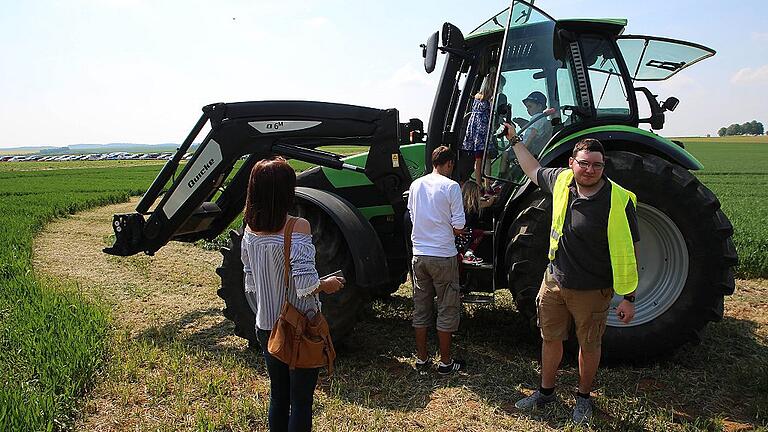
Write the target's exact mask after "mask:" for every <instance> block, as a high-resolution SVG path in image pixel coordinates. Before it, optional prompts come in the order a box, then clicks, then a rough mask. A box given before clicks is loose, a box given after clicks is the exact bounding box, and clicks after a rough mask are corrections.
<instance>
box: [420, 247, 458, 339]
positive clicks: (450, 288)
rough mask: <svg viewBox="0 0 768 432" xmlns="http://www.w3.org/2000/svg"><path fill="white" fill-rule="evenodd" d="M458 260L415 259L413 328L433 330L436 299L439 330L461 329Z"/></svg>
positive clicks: (439, 258)
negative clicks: (434, 302) (433, 307)
mask: <svg viewBox="0 0 768 432" xmlns="http://www.w3.org/2000/svg"><path fill="white" fill-rule="evenodd" d="M459 290H460V288H459V262H458V260H457V259H456V256H452V257H448V258H441V257H431V256H414V257H413V326H414V327H416V328H424V327H432V324H433V322H432V304H433V301H434V299H435V298H437V302H436V303H437V326H436V327H437V329H438V330H440V331H443V332H455V331H456V330H458V329H459V316H460V313H461V294H460V292H459Z"/></svg>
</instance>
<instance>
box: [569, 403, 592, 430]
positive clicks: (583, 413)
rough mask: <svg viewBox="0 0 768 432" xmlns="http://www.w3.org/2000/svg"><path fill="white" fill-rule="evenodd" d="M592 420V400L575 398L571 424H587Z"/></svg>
mask: <svg viewBox="0 0 768 432" xmlns="http://www.w3.org/2000/svg"><path fill="white" fill-rule="evenodd" d="M591 419H592V399H590V398H583V397H579V396H576V406H575V407H574V408H573V422H574V423H576V424H579V423H584V422H589V421H590V420H591Z"/></svg>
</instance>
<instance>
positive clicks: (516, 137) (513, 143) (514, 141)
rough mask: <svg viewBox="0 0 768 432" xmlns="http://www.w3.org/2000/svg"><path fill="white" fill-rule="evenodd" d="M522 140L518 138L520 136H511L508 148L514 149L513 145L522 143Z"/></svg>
mask: <svg viewBox="0 0 768 432" xmlns="http://www.w3.org/2000/svg"><path fill="white" fill-rule="evenodd" d="M522 140H523V139H522V138H520V136H518V135H515V136H513V137H512V139H510V140H509V146H510V147H514V145H515V144H517V143H519V142H520V141H522Z"/></svg>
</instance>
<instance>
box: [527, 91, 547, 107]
mask: <svg viewBox="0 0 768 432" xmlns="http://www.w3.org/2000/svg"><path fill="white" fill-rule="evenodd" d="M527 100H529V101H533V102H536V103H537V104H539V105H541V106H543V107H545V108H546V106H547V97H546V96H544V93H542V92H540V91H535V92H531V94H529V95H528V97H527V98H525V99H523V103H525V101H527Z"/></svg>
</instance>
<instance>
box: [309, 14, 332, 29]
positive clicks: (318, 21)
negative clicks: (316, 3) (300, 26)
mask: <svg viewBox="0 0 768 432" xmlns="http://www.w3.org/2000/svg"><path fill="white" fill-rule="evenodd" d="M304 25H306V26H307V27H309V28H311V29H314V30H319V29H322V28H327V27H330V26H332V25H333V23H331V20H329V19H328V18H326V17H324V16H316V17H312V18H308V19H306V20H304Z"/></svg>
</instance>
